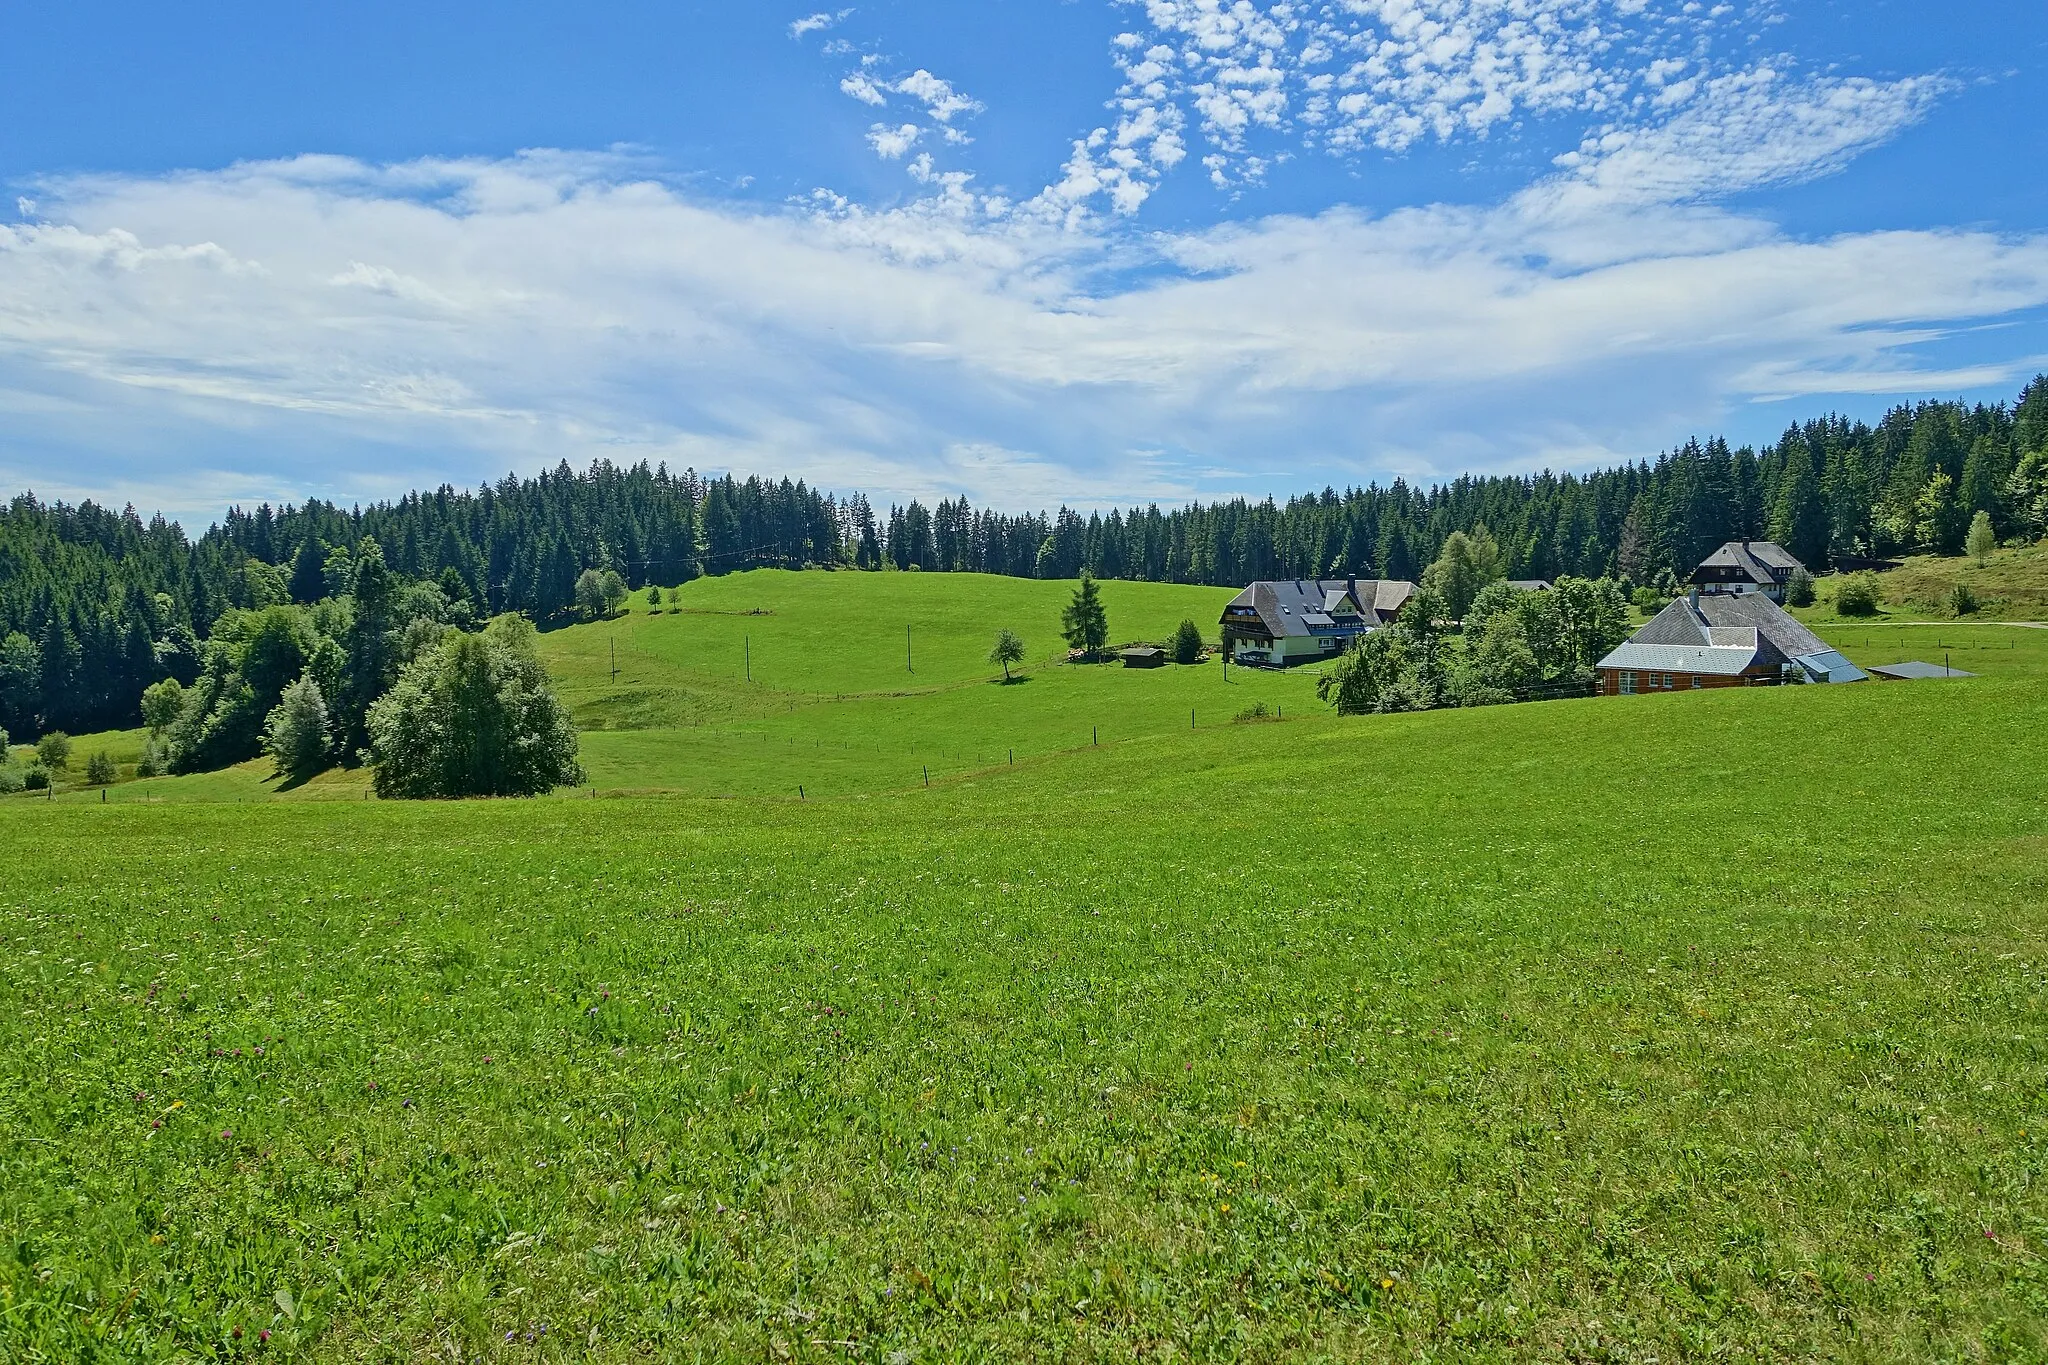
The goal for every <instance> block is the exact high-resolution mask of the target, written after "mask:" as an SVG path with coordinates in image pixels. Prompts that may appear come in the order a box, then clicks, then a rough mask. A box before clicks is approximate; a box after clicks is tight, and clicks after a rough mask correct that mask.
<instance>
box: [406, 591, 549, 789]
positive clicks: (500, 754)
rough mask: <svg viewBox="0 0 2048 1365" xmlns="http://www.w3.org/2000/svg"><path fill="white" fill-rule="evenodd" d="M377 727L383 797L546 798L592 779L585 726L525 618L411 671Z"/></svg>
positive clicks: (462, 640)
mask: <svg viewBox="0 0 2048 1365" xmlns="http://www.w3.org/2000/svg"><path fill="white" fill-rule="evenodd" d="M369 722H370V747H371V754H372V757H373V759H374V760H375V762H376V765H377V775H376V787H377V794H378V795H379V796H385V797H399V798H406V799H419V798H426V797H461V796H539V795H541V794H542V793H544V792H548V791H551V790H553V789H554V788H556V787H561V786H573V785H576V784H578V783H580V782H582V780H583V769H582V768H581V767H579V766H578V765H577V763H576V727H575V726H574V725H572V724H571V723H570V721H569V713H568V711H567V710H565V709H564V708H563V706H562V704H561V702H560V701H558V700H556V698H555V693H554V689H553V687H552V686H551V685H550V683H549V681H548V675H547V670H546V669H544V668H542V667H541V662H540V658H539V656H538V655H537V654H536V653H535V651H534V645H533V627H532V625H531V624H529V623H528V622H527V621H526V620H525V619H524V618H521V617H500V618H499V619H498V620H496V621H493V622H492V623H491V626H490V629H489V630H487V631H485V632H484V633H483V634H482V635H454V636H451V637H449V638H448V639H447V640H445V641H443V642H442V643H441V644H439V645H437V646H435V647H434V648H433V649H431V650H429V651H428V652H427V653H425V654H423V655H421V656H420V657H419V658H418V659H416V660H415V661H413V662H412V663H410V664H407V665H406V667H405V670H404V671H403V672H402V673H400V674H399V675H398V681H397V682H396V683H395V684H393V686H392V688H391V690H390V691H389V692H387V693H385V694H384V696H383V697H381V698H379V699H378V701H377V704H376V705H374V706H372V707H371V708H370V716H369Z"/></svg>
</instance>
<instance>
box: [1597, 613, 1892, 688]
mask: <svg viewBox="0 0 2048 1365" xmlns="http://www.w3.org/2000/svg"><path fill="white" fill-rule="evenodd" d="M1631 645H1655V646H1663V647H1667V648H1679V649H1741V648H1748V649H1749V650H1750V651H1751V654H1752V661H1753V663H1755V664H1758V665H1767V666H1768V665H1781V664H1787V663H1792V662H1793V661H1795V660H1805V659H1813V658H1816V657H1818V656H1823V655H1826V656H1832V657H1831V658H1830V659H1829V660H1828V661H1827V662H1826V663H1825V664H1824V665H1823V666H1822V668H1821V669H1820V670H1819V671H1822V672H1825V673H1828V674H1829V675H1830V679H1829V680H1830V681H1853V679H1847V678H1842V677H1836V676H1834V674H1835V673H1836V672H1837V670H1838V669H1839V668H1840V667H1847V668H1849V669H1850V671H1852V672H1856V673H1857V677H1859V678H1860V677H1861V676H1862V674H1861V672H1860V671H1858V670H1856V669H1855V666H1854V665H1852V664H1850V663H1849V662H1848V660H1846V659H1842V658H1841V656H1840V655H1838V654H1836V653H1835V651H1834V650H1833V648H1832V647H1830V646H1829V645H1828V643H1827V642H1826V641H1825V640H1822V639H1821V638H1820V637H1819V636H1818V635H1815V634H1814V633H1813V632H1812V631H1810V630H1808V629H1807V628H1806V627H1805V626H1803V625H1801V624H1800V623H1799V621H1798V619H1797V618H1796V617H1794V616H1793V615H1792V613H1790V612H1788V611H1786V610H1785V609H1784V608H1783V607H1781V606H1779V605H1778V604H1777V603H1776V602H1773V601H1772V600H1771V599H1770V598H1768V597H1765V596H1764V595H1763V594H1762V593H1743V594H1741V595H1739V596H1738V595H1733V594H1728V593H1714V594H1707V595H1701V596H1688V597H1681V598H1679V599H1678V600H1677V601H1675V602H1673V603H1672V604H1671V605H1670V606H1668V607H1666V608H1664V610H1662V611H1660V612H1658V613H1657V614H1656V615H1655V616H1653V617H1651V618H1650V620H1649V621H1648V622H1647V623H1646V624H1645V625H1644V626H1643V628H1642V629H1641V630H1638V631H1637V632H1636V633H1635V634H1634V635H1631V636H1630V637H1629V640H1628V645H1624V646H1622V648H1623V649H1626V648H1628V647H1629V646H1631ZM1616 652H1617V653H1619V652H1620V651H1616ZM1613 657H1614V656H1613V655H1609V656H1608V658H1610V659H1611V658H1613ZM1836 660H1839V661H1840V662H1839V664H1837V663H1836ZM1599 666H1600V667H1602V668H1636V667H1644V668H1647V667H1648V666H1649V665H1647V664H1642V665H1638V664H1615V663H1609V662H1608V661H1607V659H1602V660H1601V661H1600V665H1599ZM1658 667H1659V668H1660V669H1661V668H1662V667H1663V665H1661V664H1660V665H1658ZM1701 671H1703V672H1704V671H1706V670H1701ZM1808 671H1809V672H1813V671H1815V670H1814V669H1812V668H1810V667H1809V668H1808Z"/></svg>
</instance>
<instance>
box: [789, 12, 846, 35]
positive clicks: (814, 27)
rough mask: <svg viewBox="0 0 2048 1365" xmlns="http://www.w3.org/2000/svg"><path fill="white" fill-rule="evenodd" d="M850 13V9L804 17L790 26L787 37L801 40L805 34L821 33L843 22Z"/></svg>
mask: <svg viewBox="0 0 2048 1365" xmlns="http://www.w3.org/2000/svg"><path fill="white" fill-rule="evenodd" d="M852 13H853V11H852V10H851V9H842V10H837V11H831V10H821V11H819V12H818V13H816V14H811V15H806V16H805V17H804V18H802V19H798V20H796V21H795V22H794V23H792V24H790V26H789V36H790V37H792V38H801V37H803V36H804V35H805V34H807V33H822V32H824V31H825V30H826V29H828V28H831V27H833V26H834V25H836V24H839V23H841V22H843V21H844V20H845V19H846V18H847V17H848V16H849V15H851V14H852Z"/></svg>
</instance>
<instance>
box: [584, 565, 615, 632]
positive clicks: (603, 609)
mask: <svg viewBox="0 0 2048 1365" xmlns="http://www.w3.org/2000/svg"><path fill="white" fill-rule="evenodd" d="M575 598H576V610H577V611H579V612H581V613H582V614H583V618H584V619H585V620H587V621H601V620H603V619H604V618H605V617H607V616H610V615H611V614H612V613H613V612H615V611H617V610H618V609H619V607H620V605H621V604H623V603H624V602H625V600H626V581H625V580H624V579H623V578H620V577H619V575H618V572H617V571H616V570H614V569H585V570H584V571H583V572H582V573H580V574H578V575H576V588H575Z"/></svg>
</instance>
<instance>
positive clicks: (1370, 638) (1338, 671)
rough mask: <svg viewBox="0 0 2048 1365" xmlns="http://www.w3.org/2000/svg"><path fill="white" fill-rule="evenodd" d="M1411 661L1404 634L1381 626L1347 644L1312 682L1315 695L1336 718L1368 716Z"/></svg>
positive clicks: (1398, 630)
mask: <svg viewBox="0 0 2048 1365" xmlns="http://www.w3.org/2000/svg"><path fill="white" fill-rule="evenodd" d="M1413 662H1414V659H1413V651H1412V650H1411V649H1410V648H1409V644H1408V640H1407V636H1406V633H1405V632H1404V631H1402V630H1401V629H1399V628H1398V627H1395V626H1383V627H1381V628H1380V629H1378V630H1375V631H1370V632H1368V633H1367V634H1364V635H1361V636H1359V637H1357V638H1356V639H1354V640H1353V641H1352V642H1351V647H1350V648H1349V649H1347V650H1345V651H1344V653H1343V654H1342V655H1340V656H1339V657H1338V659H1337V662H1336V663H1334V664H1332V665H1331V666H1330V667H1329V668H1327V669H1325V670H1324V671H1323V674H1322V676H1321V677H1319V678H1317V679H1316V695H1317V696H1318V697H1320V698H1322V699H1323V700H1324V701H1326V702H1329V703H1330V704H1331V705H1332V706H1334V707H1336V708H1337V714H1338V715H1340V716H1366V715H1371V714H1372V713H1373V712H1375V711H1377V710H1379V708H1380V702H1381V700H1382V699H1383V698H1384V697H1385V696H1386V695H1387V693H1388V692H1389V691H1390V690H1391V689H1393V687H1394V686H1395V684H1396V683H1398V682H1399V681H1400V678H1401V676H1402V674H1403V673H1405V672H1407V671H1408V670H1409V669H1410V668H1411V667H1412V666H1413Z"/></svg>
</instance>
